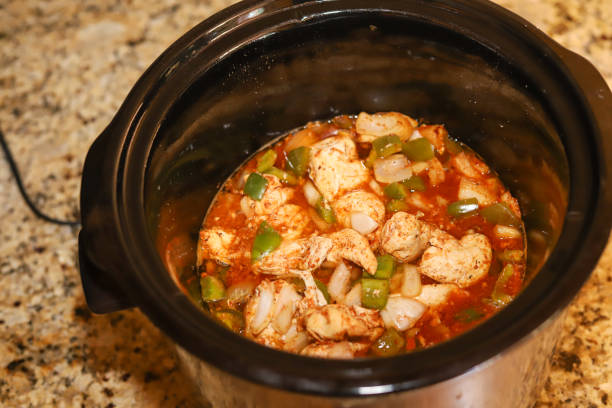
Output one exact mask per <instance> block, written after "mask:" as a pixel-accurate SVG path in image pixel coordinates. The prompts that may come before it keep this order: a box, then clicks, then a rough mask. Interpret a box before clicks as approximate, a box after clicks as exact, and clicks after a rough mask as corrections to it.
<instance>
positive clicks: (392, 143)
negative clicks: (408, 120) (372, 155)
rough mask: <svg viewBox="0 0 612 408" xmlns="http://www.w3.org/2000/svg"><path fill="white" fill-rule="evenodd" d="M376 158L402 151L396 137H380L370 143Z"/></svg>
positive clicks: (399, 141) (400, 142)
mask: <svg viewBox="0 0 612 408" xmlns="http://www.w3.org/2000/svg"><path fill="white" fill-rule="evenodd" d="M372 149H373V150H374V151H375V152H376V156H377V157H387V156H390V155H392V154H393V153H397V152H401V151H402V141H401V140H400V138H399V136H397V135H387V136H381V137H379V138H377V139H375V140H374V141H373V142H372Z"/></svg>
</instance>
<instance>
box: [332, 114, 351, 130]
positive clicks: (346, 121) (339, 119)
mask: <svg viewBox="0 0 612 408" xmlns="http://www.w3.org/2000/svg"><path fill="white" fill-rule="evenodd" d="M332 122H334V125H336V126H338V127H339V128H340V129H350V128H352V127H353V119H351V117H350V116H346V115H342V116H336V117H335V118H333V119H332Z"/></svg>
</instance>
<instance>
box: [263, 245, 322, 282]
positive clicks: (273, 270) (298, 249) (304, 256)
mask: <svg viewBox="0 0 612 408" xmlns="http://www.w3.org/2000/svg"><path fill="white" fill-rule="evenodd" d="M332 245H333V241H332V240H331V239H330V238H326V237H319V236H312V237H309V238H302V239H297V240H294V241H283V242H282V243H281V245H280V247H278V249H276V250H275V251H272V252H271V253H270V254H268V255H267V256H265V257H263V258H262V259H261V260H260V261H258V262H257V263H255V264H254V265H253V271H254V272H255V273H265V274H269V275H295V272H294V271H295V270H301V271H312V270H314V269H316V268H318V267H319V266H321V264H322V263H323V262H324V261H325V258H326V257H327V254H328V253H329V251H330V249H331V248H332Z"/></svg>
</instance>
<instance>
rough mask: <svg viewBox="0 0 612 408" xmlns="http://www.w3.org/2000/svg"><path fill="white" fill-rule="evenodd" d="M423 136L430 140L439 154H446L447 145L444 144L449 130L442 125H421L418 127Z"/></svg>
mask: <svg viewBox="0 0 612 408" xmlns="http://www.w3.org/2000/svg"><path fill="white" fill-rule="evenodd" d="M417 130H418V131H419V133H420V134H421V136H423V137H424V138H425V139H427V140H428V141H429V143H431V144H432V145H433V147H434V148H435V149H436V151H437V152H438V153H439V154H444V151H445V150H446V146H445V144H444V142H445V140H446V137H447V136H448V132H447V131H446V128H445V127H444V126H442V125H421V126H419V127H418V129H417Z"/></svg>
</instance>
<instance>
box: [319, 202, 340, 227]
mask: <svg viewBox="0 0 612 408" xmlns="http://www.w3.org/2000/svg"><path fill="white" fill-rule="evenodd" d="M315 210H316V211H317V214H319V217H321V218H323V221H325V222H326V223H328V224H333V223H335V222H336V213H335V212H334V209H333V208H331V206H330V205H329V203H328V202H327V200H326V199H325V198H323V196H321V197H319V200H318V201H317V204H316V205H315Z"/></svg>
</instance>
